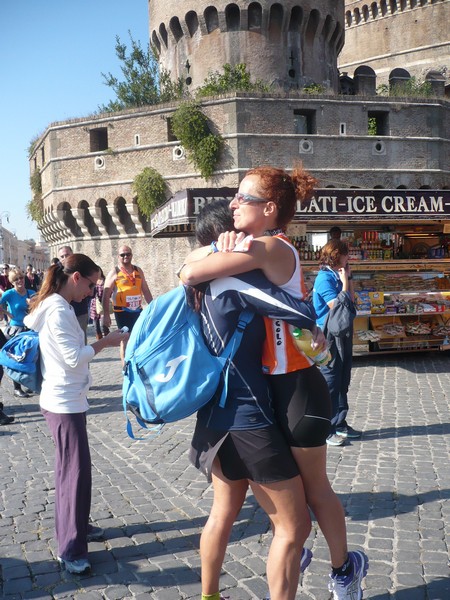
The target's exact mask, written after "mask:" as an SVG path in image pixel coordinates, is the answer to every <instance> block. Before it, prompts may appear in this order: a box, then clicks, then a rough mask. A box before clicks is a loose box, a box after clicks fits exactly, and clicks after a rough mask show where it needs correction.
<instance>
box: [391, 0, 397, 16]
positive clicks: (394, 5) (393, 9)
mask: <svg viewBox="0 0 450 600" xmlns="http://www.w3.org/2000/svg"><path fill="white" fill-rule="evenodd" d="M389 4H390V6H391V14H394V13H396V12H397V0H389Z"/></svg>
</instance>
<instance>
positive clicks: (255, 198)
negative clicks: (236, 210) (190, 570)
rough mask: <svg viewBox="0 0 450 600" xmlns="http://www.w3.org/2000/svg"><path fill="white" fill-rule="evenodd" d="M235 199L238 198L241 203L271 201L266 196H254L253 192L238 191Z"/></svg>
mask: <svg viewBox="0 0 450 600" xmlns="http://www.w3.org/2000/svg"><path fill="white" fill-rule="evenodd" d="M234 200H237V202H238V203H239V204H247V203H249V202H269V200H266V198H258V196H252V195H251V194H241V193H240V192H238V193H237V194H235V196H234Z"/></svg>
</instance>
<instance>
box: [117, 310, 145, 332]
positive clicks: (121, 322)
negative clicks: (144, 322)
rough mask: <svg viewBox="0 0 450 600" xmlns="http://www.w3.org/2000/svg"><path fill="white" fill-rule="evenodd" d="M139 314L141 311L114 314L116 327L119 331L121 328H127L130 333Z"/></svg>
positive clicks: (124, 311)
mask: <svg viewBox="0 0 450 600" xmlns="http://www.w3.org/2000/svg"><path fill="white" fill-rule="evenodd" d="M141 312H142V311H141V310H140V311H139V312H127V311H126V310H122V311H121V312H115V313H114V316H115V317H116V323H117V327H118V328H119V329H122V327H128V329H129V330H130V332H131V330H132V329H133V327H134V324H135V323H136V321H137V320H138V319H139V316H140V314H141Z"/></svg>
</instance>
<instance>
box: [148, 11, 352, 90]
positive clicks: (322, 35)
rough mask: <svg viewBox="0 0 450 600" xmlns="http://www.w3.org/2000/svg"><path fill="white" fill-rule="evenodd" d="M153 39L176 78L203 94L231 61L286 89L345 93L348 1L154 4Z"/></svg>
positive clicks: (160, 59) (157, 51)
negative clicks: (341, 58) (340, 59)
mask: <svg viewBox="0 0 450 600" xmlns="http://www.w3.org/2000/svg"><path fill="white" fill-rule="evenodd" d="M149 6H150V25H151V27H150V30H151V32H150V41H151V44H152V46H153V48H154V49H155V51H156V53H157V55H158V58H159V61H160V65H161V67H162V68H163V69H165V70H166V71H168V72H170V74H171V76H172V77H173V79H175V80H176V79H178V78H179V77H181V78H182V79H184V81H185V82H186V83H187V84H188V86H190V87H191V89H195V88H196V87H198V86H199V85H201V84H202V83H203V81H204V79H205V78H206V77H207V76H208V74H209V73H210V72H211V71H217V70H220V69H221V67H222V66H223V65H224V64H225V63H227V62H228V63H231V64H237V63H245V64H246V65H247V68H248V70H249V72H250V73H251V74H252V77H253V78H255V79H262V80H263V81H266V82H268V83H272V84H275V85H277V86H279V87H281V88H283V89H297V88H301V87H303V86H305V85H308V84H310V83H317V84H321V85H324V86H325V87H327V88H330V89H332V90H334V91H337V89H338V73H337V56H338V54H339V52H340V50H341V48H342V46H343V43H344V2H343V0H338V1H337V2H336V0H317V1H316V2H314V4H313V6H311V5H310V4H309V3H305V2H299V1H298V0H297V1H296V0H286V1H285V2H283V3H280V2H277V3H275V2H271V1H268V0H260V1H259V2H248V1H244V0H238V1H236V2H229V1H227V0H218V1H216V2H214V3H210V2H204V1H203V2H202V1H200V0H178V1H177V2H176V3H173V4H169V3H167V2H162V1H161V0H150V2H149Z"/></svg>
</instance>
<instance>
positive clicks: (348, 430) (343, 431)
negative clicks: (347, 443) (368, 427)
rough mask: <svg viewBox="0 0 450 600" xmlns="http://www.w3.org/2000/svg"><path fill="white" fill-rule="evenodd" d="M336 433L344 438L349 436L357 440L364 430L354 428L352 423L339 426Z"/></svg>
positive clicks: (350, 438)
mask: <svg viewBox="0 0 450 600" xmlns="http://www.w3.org/2000/svg"><path fill="white" fill-rule="evenodd" d="M336 433H337V434H338V435H340V436H342V437H344V438H348V439H349V440H357V439H358V438H360V437H361V435H362V431H357V430H356V429H353V427H350V425H345V426H344V427H337V428H336Z"/></svg>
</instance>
